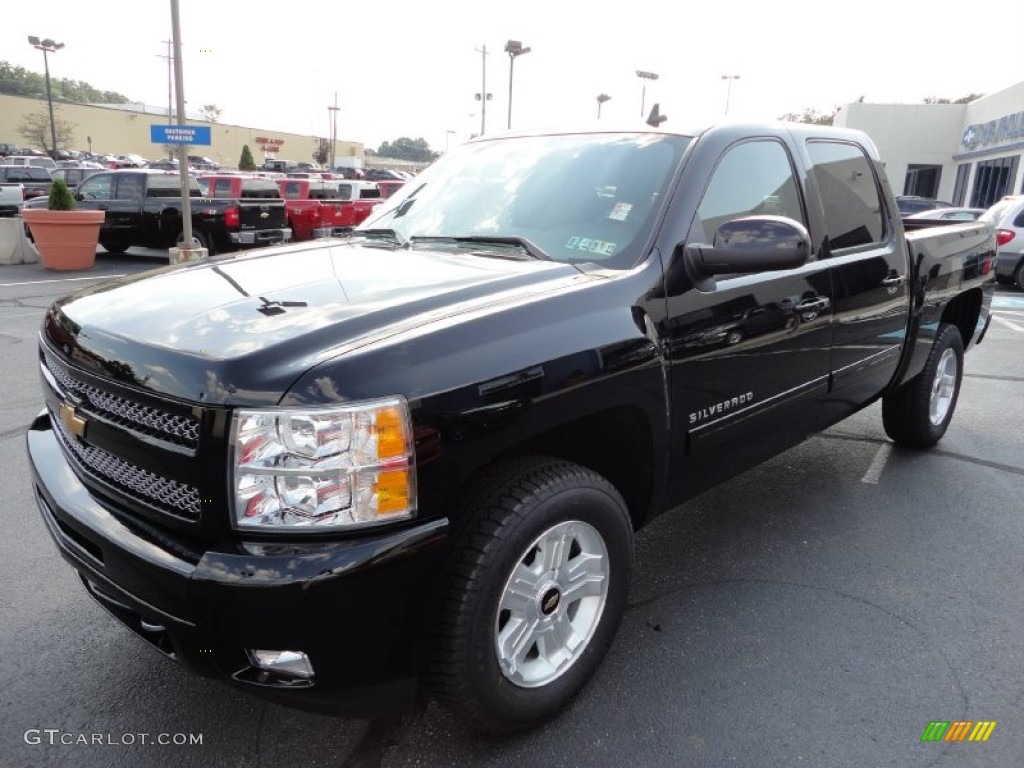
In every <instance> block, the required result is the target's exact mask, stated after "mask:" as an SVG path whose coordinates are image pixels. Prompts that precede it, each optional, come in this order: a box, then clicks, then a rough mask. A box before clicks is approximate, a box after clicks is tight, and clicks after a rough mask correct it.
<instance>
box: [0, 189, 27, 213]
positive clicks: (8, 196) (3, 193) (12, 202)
mask: <svg viewBox="0 0 1024 768" xmlns="http://www.w3.org/2000/svg"><path fill="white" fill-rule="evenodd" d="M24 202H25V187H24V185H22V184H0V216H14V215H16V214H17V213H18V211H19V210H20V209H21V205H22V203H24Z"/></svg>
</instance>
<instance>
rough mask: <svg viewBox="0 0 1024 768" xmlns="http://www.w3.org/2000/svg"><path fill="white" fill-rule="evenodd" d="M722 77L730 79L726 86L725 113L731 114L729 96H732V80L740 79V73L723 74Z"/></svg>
mask: <svg viewBox="0 0 1024 768" xmlns="http://www.w3.org/2000/svg"><path fill="white" fill-rule="evenodd" d="M722 79H723V80H726V81H728V82H727V83H726V86H725V114H727V115H728V114H729V97H730V96H732V81H733V80H739V79H740V76H739V75H722Z"/></svg>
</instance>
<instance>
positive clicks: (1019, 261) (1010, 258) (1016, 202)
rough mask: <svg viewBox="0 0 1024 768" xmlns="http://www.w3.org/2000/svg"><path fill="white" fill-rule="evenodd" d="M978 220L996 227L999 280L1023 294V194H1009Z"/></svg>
mask: <svg viewBox="0 0 1024 768" xmlns="http://www.w3.org/2000/svg"><path fill="white" fill-rule="evenodd" d="M979 221H986V222H988V223H989V224H991V225H992V226H993V227H995V228H996V243H997V244H998V246H999V252H998V254H997V255H996V280H998V281H999V282H1000V283H1005V284H1010V283H1015V284H1016V285H1017V287H1018V288H1020V289H1021V290H1022V291H1024V195H1007V196H1006V197H1004V198H1003V199H1002V200H1000V201H999V202H998V203H996V204H995V205H993V206H992V207H991V208H989V209H988V210H987V211H986V212H985V214H984V215H983V216H982V217H981V218H980V219H979Z"/></svg>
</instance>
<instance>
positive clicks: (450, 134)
mask: <svg viewBox="0 0 1024 768" xmlns="http://www.w3.org/2000/svg"><path fill="white" fill-rule="evenodd" d="M453 133H455V131H454V130H452V129H451V128H449V129H448V130H447V131H445V132H444V153H445V154H446V155H447V154H448V140H449V139H450V138H451V137H452V134H453Z"/></svg>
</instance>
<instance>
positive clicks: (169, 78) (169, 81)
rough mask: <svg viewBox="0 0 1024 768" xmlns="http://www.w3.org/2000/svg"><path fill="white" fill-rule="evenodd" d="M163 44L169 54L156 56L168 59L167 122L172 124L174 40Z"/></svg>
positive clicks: (165, 41)
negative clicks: (172, 47)
mask: <svg viewBox="0 0 1024 768" xmlns="http://www.w3.org/2000/svg"><path fill="white" fill-rule="evenodd" d="M163 43H164V44H165V45H166V46H167V53H166V54H163V53H158V54H156V57H157V58H158V59H167V122H168V123H170V122H171V115H172V114H173V112H172V111H171V95H172V90H171V83H172V82H173V80H172V72H171V67H172V66H173V64H174V56H173V54H172V53H171V46H173V45H174V41H173V40H164V41H163Z"/></svg>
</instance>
